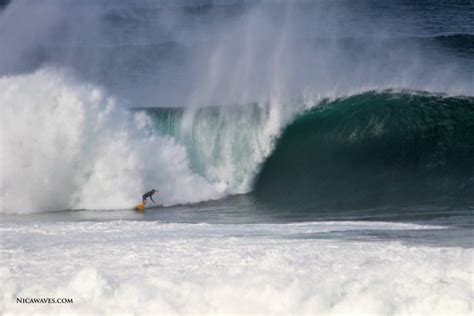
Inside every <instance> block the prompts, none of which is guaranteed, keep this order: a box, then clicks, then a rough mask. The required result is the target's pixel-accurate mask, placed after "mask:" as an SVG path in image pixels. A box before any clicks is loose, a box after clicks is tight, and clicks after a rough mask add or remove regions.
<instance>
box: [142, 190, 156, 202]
mask: <svg viewBox="0 0 474 316" xmlns="http://www.w3.org/2000/svg"><path fill="white" fill-rule="evenodd" d="M155 192H156V191H153V190H152V191H149V192H147V193H145V194H143V203H145V201H146V199H147V198H150V200H152V201H153V203H156V202H155V200H153V198H152V195H153V194H154V193H155Z"/></svg>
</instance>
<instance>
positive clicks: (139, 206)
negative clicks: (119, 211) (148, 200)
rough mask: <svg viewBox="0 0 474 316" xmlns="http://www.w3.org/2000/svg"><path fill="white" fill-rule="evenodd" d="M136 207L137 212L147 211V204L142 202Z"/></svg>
mask: <svg viewBox="0 0 474 316" xmlns="http://www.w3.org/2000/svg"><path fill="white" fill-rule="evenodd" d="M134 209H135V211H137V212H140V213H143V212H145V204H143V203H140V204H138V205H137V206H135V208H134Z"/></svg>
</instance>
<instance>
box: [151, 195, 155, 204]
mask: <svg viewBox="0 0 474 316" xmlns="http://www.w3.org/2000/svg"><path fill="white" fill-rule="evenodd" d="M150 200H152V201H153V203H155V204H156V202H155V200H153V197H151V196H150Z"/></svg>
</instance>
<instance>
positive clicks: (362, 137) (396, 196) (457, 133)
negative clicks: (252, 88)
mask: <svg viewBox="0 0 474 316" xmlns="http://www.w3.org/2000/svg"><path fill="white" fill-rule="evenodd" d="M254 190H255V193H256V196H257V197H258V198H259V199H260V200H262V201H265V202H270V203H276V204H281V205H286V206H291V205H308V206H331V207H334V206H336V207H338V206H340V207H344V208H346V207H349V208H353V207H371V206H381V205H389V204H392V203H410V202H419V201H433V200H437V199H440V198H449V199H455V200H456V201H458V200H466V199H471V200H472V197H473V196H474V98H472V97H446V96H441V95H433V94H424V93H394V92H391V91H386V92H381V93H376V92H367V93H364V94H361V95H357V96H352V97H349V98H346V99H340V100H336V101H334V102H330V103H326V104H323V105H321V106H320V107H318V108H314V109H312V110H311V111H308V112H305V113H303V114H301V115H300V116H298V117H297V118H296V119H295V120H294V121H293V123H292V124H290V125H289V126H287V127H286V129H285V130H284V132H283V133H282V135H281V137H280V139H279V141H278V142H277V145H276V148H275V150H274V151H273V153H272V154H271V156H270V157H269V158H268V159H267V160H266V161H265V163H264V164H263V166H262V169H261V171H260V173H259V175H258V177H257V178H256V180H255V183H254Z"/></svg>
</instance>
